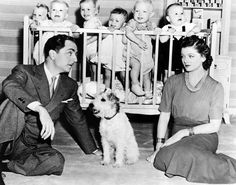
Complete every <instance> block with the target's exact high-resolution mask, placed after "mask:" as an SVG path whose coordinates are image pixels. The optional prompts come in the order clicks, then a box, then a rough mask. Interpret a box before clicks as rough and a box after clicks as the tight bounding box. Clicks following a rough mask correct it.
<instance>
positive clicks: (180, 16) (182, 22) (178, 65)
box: [160, 3, 200, 81]
mask: <svg viewBox="0 0 236 185" xmlns="http://www.w3.org/2000/svg"><path fill="white" fill-rule="evenodd" d="M166 20H167V21H168V22H169V24H167V25H165V26H164V27H163V28H162V30H163V31H165V32H170V33H175V32H186V33H187V36H190V35H193V34H196V33H198V32H200V28H199V27H198V26H197V25H195V24H194V23H189V22H187V20H186V17H185V15H184V9H183V7H182V6H181V4H179V3H173V4H170V5H169V6H168V7H167V9H166ZM169 38H170V36H169V35H165V36H164V35H163V36H160V42H161V43H164V44H161V45H160V49H161V52H160V65H161V66H160V67H161V68H162V72H163V75H164V81H165V80H166V79H167V76H168V75H167V69H168V65H169V64H168V61H169ZM182 38H183V37H182V36H178V35H176V36H174V40H173V53H172V71H171V74H178V73H181V72H182V71H183V65H182V59H181V51H180V49H181V47H180V46H181V42H182Z"/></svg>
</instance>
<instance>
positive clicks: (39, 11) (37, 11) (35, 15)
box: [30, 3, 49, 28]
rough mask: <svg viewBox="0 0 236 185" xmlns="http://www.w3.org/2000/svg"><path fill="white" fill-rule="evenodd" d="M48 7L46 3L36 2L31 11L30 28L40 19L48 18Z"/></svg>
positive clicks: (35, 25)
mask: <svg viewBox="0 0 236 185" xmlns="http://www.w3.org/2000/svg"><path fill="white" fill-rule="evenodd" d="M48 13H49V8H48V6H47V5H46V4H41V3H38V4H37V5H36V6H35V7H34V9H33V12H32V17H31V18H32V23H31V24H30V27H31V28H36V27H37V26H39V25H40V23H41V22H42V21H45V20H48Z"/></svg>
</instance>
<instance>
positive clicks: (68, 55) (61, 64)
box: [54, 40, 78, 73]
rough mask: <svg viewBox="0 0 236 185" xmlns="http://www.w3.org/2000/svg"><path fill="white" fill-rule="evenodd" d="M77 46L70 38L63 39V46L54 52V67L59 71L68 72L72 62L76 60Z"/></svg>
mask: <svg viewBox="0 0 236 185" xmlns="http://www.w3.org/2000/svg"><path fill="white" fill-rule="evenodd" d="M77 52H78V50H77V46H76V44H75V43H74V42H72V41H70V40H66V41H65V47H64V48H62V49H60V50H59V51H58V52H56V54H55V58H54V67H55V70H57V71H58V72H59V73H63V72H70V70H71V68H72V66H73V64H74V63H75V62H77Z"/></svg>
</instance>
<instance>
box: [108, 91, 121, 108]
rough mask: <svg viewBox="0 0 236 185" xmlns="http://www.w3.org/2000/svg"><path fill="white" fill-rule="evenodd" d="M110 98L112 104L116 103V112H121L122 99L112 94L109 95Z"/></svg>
mask: <svg viewBox="0 0 236 185" xmlns="http://www.w3.org/2000/svg"><path fill="white" fill-rule="evenodd" d="M108 98H109V100H110V101H111V102H114V104H115V106H116V111H117V112H119V111H120V99H119V98H118V97H117V96H116V95H115V94H114V93H110V94H109V95H108Z"/></svg>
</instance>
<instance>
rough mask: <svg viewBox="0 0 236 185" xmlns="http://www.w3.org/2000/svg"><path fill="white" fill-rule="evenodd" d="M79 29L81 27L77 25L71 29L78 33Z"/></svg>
mask: <svg viewBox="0 0 236 185" xmlns="http://www.w3.org/2000/svg"><path fill="white" fill-rule="evenodd" d="M79 28H80V27H79V26H78V25H76V24H73V25H72V26H71V27H70V29H71V31H72V32H76V31H77V30H78V29H79Z"/></svg>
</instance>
